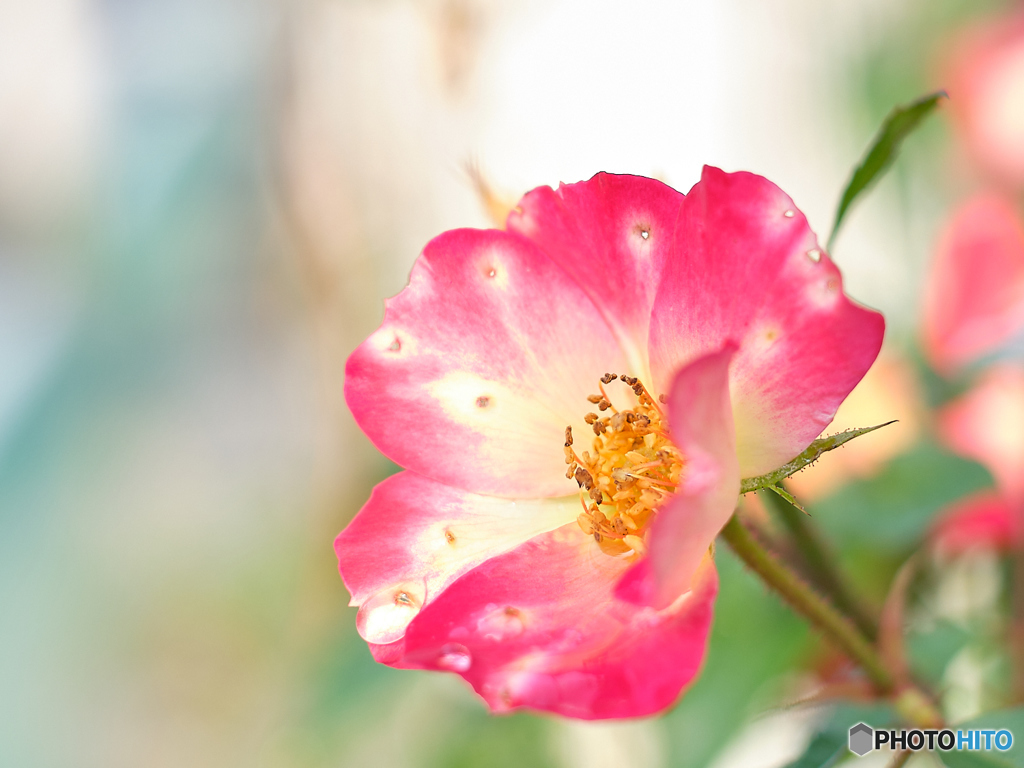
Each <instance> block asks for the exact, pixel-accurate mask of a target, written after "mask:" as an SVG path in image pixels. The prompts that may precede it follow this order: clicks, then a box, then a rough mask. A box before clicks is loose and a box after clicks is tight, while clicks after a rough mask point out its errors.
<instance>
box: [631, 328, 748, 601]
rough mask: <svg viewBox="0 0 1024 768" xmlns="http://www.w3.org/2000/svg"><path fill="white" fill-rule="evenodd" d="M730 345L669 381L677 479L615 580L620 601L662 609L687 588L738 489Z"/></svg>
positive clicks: (732, 347)
mask: <svg viewBox="0 0 1024 768" xmlns="http://www.w3.org/2000/svg"><path fill="white" fill-rule="evenodd" d="M735 353H736V347H735V345H731V344H730V345H726V347H725V348H724V349H722V350H721V351H719V352H714V353H712V354H710V355H705V356H704V357H702V358H700V359H698V360H696V361H694V362H692V363H690V364H689V365H688V366H686V367H685V368H683V370H681V371H680V372H679V373H678V374H677V375H676V377H675V379H674V381H673V382H672V388H671V394H670V395H669V400H668V408H669V422H670V423H671V425H672V435H673V438H674V440H675V443H676V445H677V446H678V447H679V448H680V449H681V450H682V452H683V455H684V456H685V457H686V459H685V461H686V463H685V465H684V468H683V483H682V485H681V486H680V488H679V490H678V492H677V493H676V495H675V496H674V497H672V499H671V500H670V501H668V502H666V504H665V505H664V506H663V507H662V508H661V509H660V510H658V515H657V517H656V518H655V520H654V523H653V525H652V526H651V531H650V533H649V534H648V536H647V547H648V556H647V557H646V558H644V559H643V560H642V561H640V562H639V563H638V564H637V565H636V566H635V567H634V568H633V569H632V570H631V571H630V572H629V573H627V574H626V575H625V577H624V578H623V579H622V581H621V582H620V584H619V586H618V589H617V591H616V594H617V595H618V596H619V597H621V598H622V599H625V600H630V601H632V602H636V603H639V604H642V605H651V606H653V607H655V608H663V607H665V606H667V605H669V604H671V603H672V602H673V601H674V600H676V598H678V597H679V595H680V594H682V593H684V592H686V591H687V590H688V589H689V588H690V580H691V579H692V578H693V574H694V573H695V572H696V570H697V568H698V566H699V565H700V563H701V561H702V559H703V558H704V556H705V555H706V553H707V551H708V547H710V546H711V543H712V542H713V541H714V540H715V536H717V535H718V532H719V531H720V530H721V529H722V526H723V525H725V524H726V522H728V520H729V517H730V516H731V515H732V513H733V510H734V509H735V508H736V501H737V498H738V496H739V489H740V473H739V464H738V462H737V459H736V448H735V436H734V429H733V423H732V408H731V406H730V403H729V363H730V361H731V360H732V359H733V356H734V355H735Z"/></svg>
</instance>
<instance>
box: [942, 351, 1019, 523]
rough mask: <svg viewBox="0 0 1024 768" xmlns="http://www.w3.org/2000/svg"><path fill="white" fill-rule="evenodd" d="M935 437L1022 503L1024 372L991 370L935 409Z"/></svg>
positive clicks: (1006, 368)
mask: <svg viewBox="0 0 1024 768" xmlns="http://www.w3.org/2000/svg"><path fill="white" fill-rule="evenodd" d="M938 426H939V435H940V436H941V437H942V440H943V441H944V442H945V443H946V445H948V446H949V447H950V448H952V449H953V450H954V451H956V452H957V453H959V454H961V455H962V456H967V457H968V458H971V459H974V460H975V461H978V462H980V463H981V464H983V465H985V467H987V468H988V470H989V471H990V472H991V473H992V475H993V476H994V477H995V479H996V482H998V483H999V486H1000V487H1001V488H1002V489H1003V492H1004V493H1005V494H1006V496H1007V497H1008V499H1009V500H1010V502H1011V503H1015V504H1024V370H1021V369H1020V368H1016V367H1013V366H1009V365H1000V366H996V367H993V368H990V369H989V370H988V371H986V372H985V374H984V376H983V377H982V378H981V379H980V380H979V381H978V383H977V384H976V385H975V386H974V388H973V389H971V390H970V391H969V392H967V394H965V395H963V396H962V397H961V398H959V399H958V400H955V401H953V402H952V403H949V404H948V405H946V406H945V407H944V408H943V409H942V411H940V413H939V424H938Z"/></svg>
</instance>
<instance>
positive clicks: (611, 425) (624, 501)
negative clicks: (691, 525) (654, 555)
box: [565, 373, 683, 555]
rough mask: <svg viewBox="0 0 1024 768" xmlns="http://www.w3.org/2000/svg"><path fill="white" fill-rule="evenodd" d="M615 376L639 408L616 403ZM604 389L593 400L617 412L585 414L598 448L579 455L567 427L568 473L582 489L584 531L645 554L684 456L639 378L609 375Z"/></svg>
mask: <svg viewBox="0 0 1024 768" xmlns="http://www.w3.org/2000/svg"><path fill="white" fill-rule="evenodd" d="M615 379H621V380H622V381H623V382H625V383H626V384H627V385H628V386H629V387H630V388H631V389H632V390H633V395H634V396H635V397H636V401H637V403H636V405H635V406H633V407H631V408H627V409H623V410H619V409H617V408H615V406H613V405H612V402H611V399H610V398H609V397H608V393H607V392H606V391H605V388H604V385H605V384H610V383H611V382H612V381H614V380H615ZM600 390H601V394H599V395H590V396H589V397H588V398H587V399H588V400H589V401H590V402H591V403H594V404H595V405H596V406H597V409H598V411H601V412H602V413H604V412H608V411H610V412H611V413H610V415H607V416H602V415H598V414H596V413H588V414H587V415H586V416H584V420H585V421H586V422H587V424H590V425H591V426H592V427H593V429H594V444H593V451H592V452H591V451H583V453H582V454H577V453H576V451H575V449H573V447H572V444H573V438H572V427H566V428H565V463H566V464H568V465H569V468H568V470H567V471H566V473H565V476H566V477H567V478H570V479H573V480H575V481H576V482H577V484H578V485H579V487H580V502H581V503H582V504H583V512H582V514H580V516H579V517H578V518H577V522H578V523H579V526H580V528H581V529H583V532H584V533H587V534H592V535H593V536H594V540H595V541H597V543H598V544H600V545H601V549H602V550H604V551H605V552H607V553H608V554H616V555H618V554H626V553H628V552H629V551H630V550H632V551H633V552H636V553H637V554H640V555H642V554H644V552H645V551H646V546H645V544H644V535H645V534H646V532H647V530H648V528H649V527H650V524H651V521H652V520H653V519H654V515H655V512H656V511H657V509H658V507H660V506H661V505H662V504H663V503H664V502H665V500H666V499H667V498H669V497H670V496H672V494H673V493H675V490H676V488H677V487H678V486H679V478H680V476H681V474H682V471H683V456H682V454H681V453H680V452H679V449H678V448H676V447H675V446H674V445H673V444H672V436H671V434H669V431H668V422H667V420H666V418H665V414H664V413H663V412H662V410H661V408H660V407H659V405H658V402H657V401H656V400H655V399H654V398H653V397H652V396H651V394H650V393H649V392H648V391H647V388H646V387H644V385H643V384H641V383H640V381H639V380H638V379H636V378H635V377H632V376H627V375H626V374H623V375H621V376H616V375H615V374H614V373H606V374H605V375H604V376H602V377H601V385H600ZM661 402H664V400H663V399H662V400H661Z"/></svg>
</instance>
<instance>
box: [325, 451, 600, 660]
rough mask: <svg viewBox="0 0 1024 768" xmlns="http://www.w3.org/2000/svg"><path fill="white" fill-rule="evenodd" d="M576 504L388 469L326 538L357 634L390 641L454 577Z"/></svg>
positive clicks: (565, 515) (551, 525)
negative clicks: (472, 489) (330, 539)
mask: <svg viewBox="0 0 1024 768" xmlns="http://www.w3.org/2000/svg"><path fill="white" fill-rule="evenodd" d="M563 479H564V478H563ZM566 484H567V485H568V486H569V487H570V488H571V487H573V485H572V484H571V483H569V481H566ZM567 489H568V488H567ZM579 511H580V507H579V499H578V497H576V496H570V497H567V498H560V499H526V500H509V499H504V498H498V497H494V496H481V495H478V494H474V493H469V492H468V491H463V490H460V489H458V488H452V487H451V486H447V485H444V484H442V483H438V482H437V481H435V480H431V479H429V478H425V477H422V476H421V475H417V474H415V473H413V472H408V471H406V472H399V473H398V474H396V475H392V476H391V477H389V478H388V479H386V480H384V481H383V482H382V483H380V484H379V485H377V487H376V488H374V489H373V493H372V495H371V496H370V499H369V501H367V502H366V504H365V505H364V506H363V508H362V509H361V510H360V511H359V513H358V514H357V515H356V516H355V517H354V518H353V519H352V522H350V523H349V524H348V526H347V527H346V528H345V530H343V531H342V532H341V533H340V534H338V537H337V539H335V542H334V549H335V552H336V553H337V556H338V568H339V571H340V572H341V577H342V580H343V581H344V582H345V587H346V588H347V589H348V591H349V593H350V594H351V596H352V600H351V603H350V605H359V606H361V609H360V611H359V614H358V617H357V619H356V627H357V628H358V630H359V634H360V635H361V636H362V638H363V639H364V640H366V641H368V642H371V643H376V644H388V643H392V642H394V641H396V640H397V639H399V638H400V637H401V636H402V635H403V634H404V633H405V628H406V626H407V625H408V623H409V622H410V621H411V620H412V619H413V618H414V617H415V615H416V614H417V613H418V612H419V610H420V609H422V607H423V606H424V605H427V604H429V603H430V602H431V601H432V600H434V599H435V598H436V597H437V596H438V595H439V594H441V592H443V591H444V589H445V587H447V586H448V585H449V584H451V583H452V582H453V581H454V580H455V579H457V578H458V577H459V576H461V575H462V574H464V573H466V572H467V571H470V570H472V569H473V568H475V567H476V566H478V565H479V564H480V563H482V562H484V561H486V560H488V559H490V558H492V557H495V556H497V555H500V554H503V553H505V552H508V551H510V550H512V549H515V548H516V547H518V546H519V545H520V544H522V543H523V542H524V541H527V540H529V539H531V538H533V537H534V536H538V535H540V534H543V533H546V532H548V531H551V530H554V529H555V528H558V527H560V526H562V525H564V524H566V523H568V522H570V521H574V520H575V519H576V516H577V515H578V514H579ZM399 595H403V596H402V597H400V598H399Z"/></svg>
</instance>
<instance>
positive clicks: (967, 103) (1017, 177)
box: [944, 11, 1024, 189]
mask: <svg viewBox="0 0 1024 768" xmlns="http://www.w3.org/2000/svg"><path fill="white" fill-rule="evenodd" d="M951 49H952V55H950V56H949V57H948V59H947V62H948V63H947V65H946V67H945V70H946V71H945V73H944V75H945V76H944V82H945V83H946V85H947V91H948V93H949V96H950V107H951V109H952V113H953V116H954V119H955V122H956V124H957V126H958V127H959V129H960V132H961V134H962V136H963V138H964V143H965V145H966V147H967V150H968V152H969V154H970V156H971V157H972V158H973V159H974V160H975V162H977V163H978V164H979V165H980V166H981V168H982V170H984V171H985V172H986V173H987V174H988V175H989V176H990V177H992V178H993V179H995V180H997V181H999V182H1000V183H1003V184H1007V185H1010V186H1011V187H1013V188H1018V189H1019V188H1021V187H1022V186H1024V12H1022V11H1017V12H1015V13H1013V14H1009V15H1006V16H1003V17H999V18H995V19H991V20H988V21H986V22H984V23H983V24H981V25H979V26H977V27H975V28H974V29H973V30H971V31H970V32H968V33H967V34H965V35H963V36H962V37H961V38H960V39H959V40H958V41H955V42H954V43H953V44H952V45H951Z"/></svg>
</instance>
